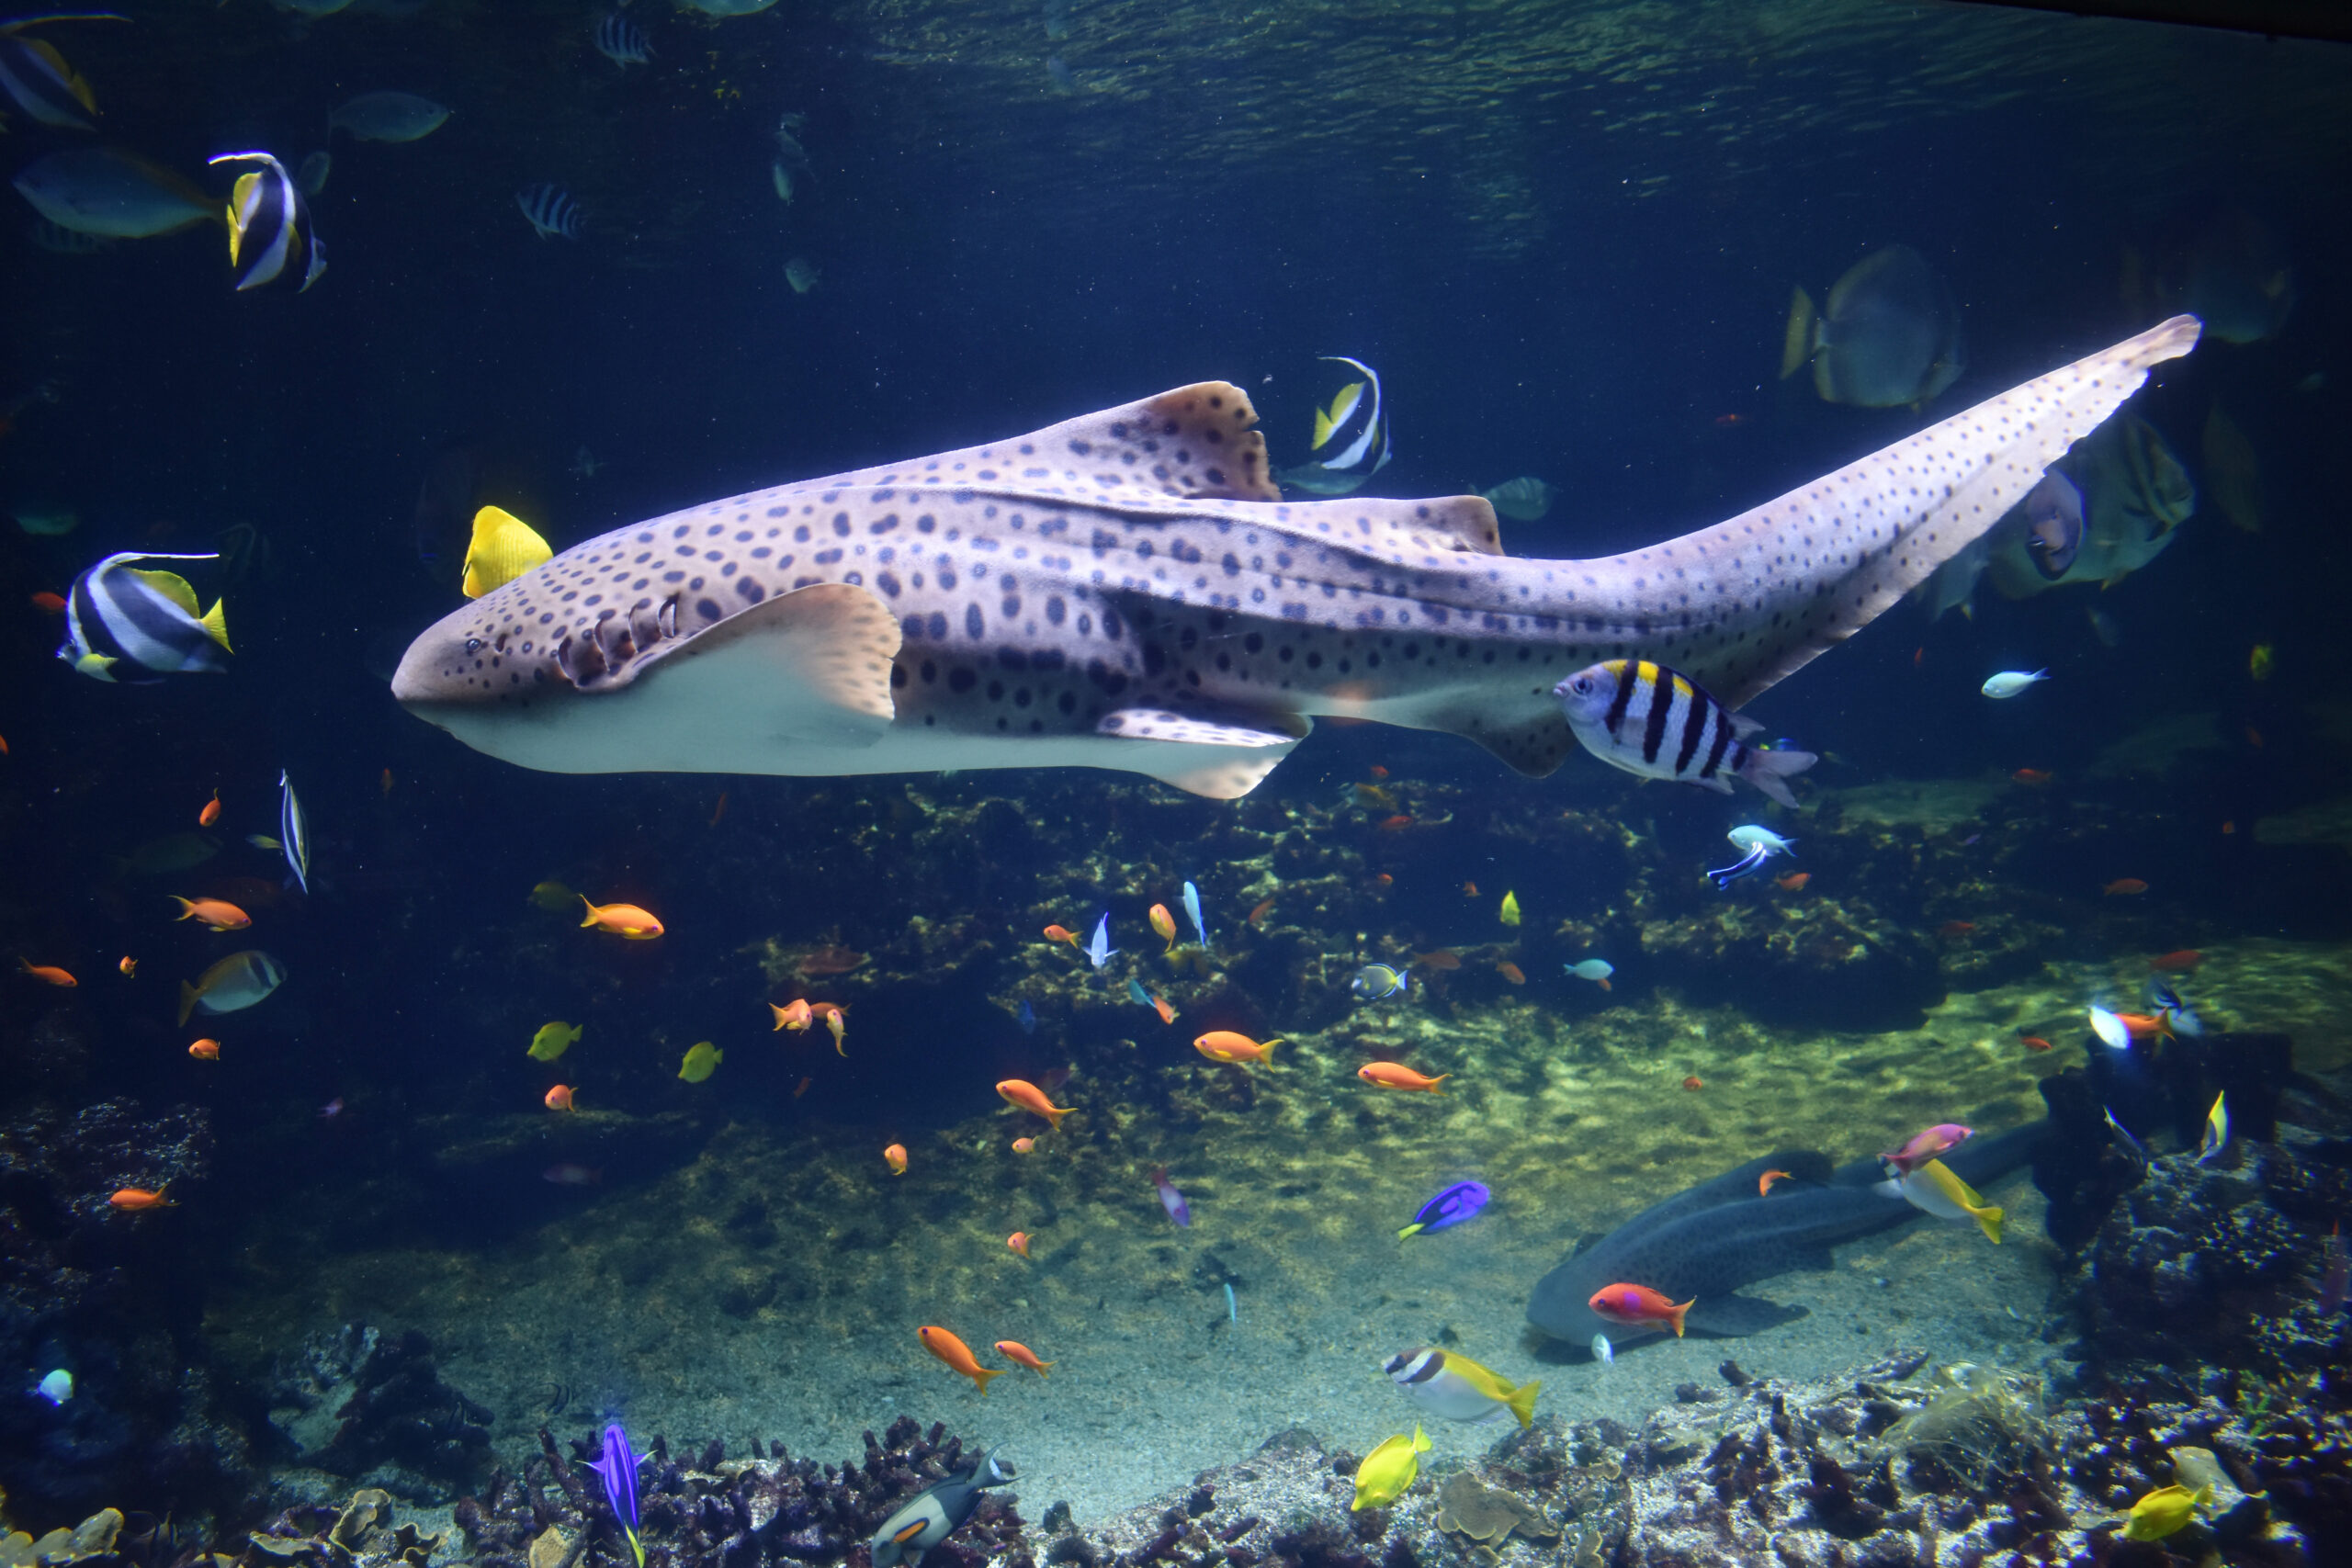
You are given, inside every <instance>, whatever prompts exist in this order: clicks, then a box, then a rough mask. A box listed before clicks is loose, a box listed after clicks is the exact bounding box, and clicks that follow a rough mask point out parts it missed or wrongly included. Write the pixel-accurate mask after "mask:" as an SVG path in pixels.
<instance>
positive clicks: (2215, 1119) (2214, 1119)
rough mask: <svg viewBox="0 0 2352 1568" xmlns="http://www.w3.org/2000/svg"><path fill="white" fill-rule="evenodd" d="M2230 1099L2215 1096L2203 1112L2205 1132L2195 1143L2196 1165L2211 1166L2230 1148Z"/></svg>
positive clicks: (2222, 1095) (2221, 1095)
mask: <svg viewBox="0 0 2352 1568" xmlns="http://www.w3.org/2000/svg"><path fill="white" fill-rule="evenodd" d="M2229 1099H2230V1097H2229V1096H2228V1095H2227V1094H2217V1095H2215V1096H2214V1097H2213V1103H2212V1105H2211V1108H2209V1109H2208V1110H2207V1111H2206V1112H2205V1131H2204V1134H2203V1135H2202V1136H2200V1137H2199V1139H2198V1141H2197V1163H2198V1164H2199V1165H2211V1164H2212V1163H2213V1162H2214V1161H2215V1160H2217V1159H2219V1158H2221V1157H2222V1150H2223V1149H2226V1148H2228V1147H2229V1146H2230V1107H2229Z"/></svg>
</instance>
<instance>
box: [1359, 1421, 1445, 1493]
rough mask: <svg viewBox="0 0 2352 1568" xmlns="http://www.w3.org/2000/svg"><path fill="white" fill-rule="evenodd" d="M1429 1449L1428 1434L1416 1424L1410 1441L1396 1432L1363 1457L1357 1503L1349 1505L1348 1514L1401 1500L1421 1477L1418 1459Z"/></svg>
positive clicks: (1419, 1460)
mask: <svg viewBox="0 0 2352 1568" xmlns="http://www.w3.org/2000/svg"><path fill="white" fill-rule="evenodd" d="M1429 1451H1430V1438H1429V1434H1428V1433H1426V1432H1424V1431H1422V1430H1421V1426H1420V1423H1419V1422H1418V1421H1416V1422H1415V1423H1413V1435H1412V1436H1411V1437H1409V1438H1408V1437H1407V1436H1405V1434H1404V1433H1402V1432H1399V1433H1397V1435H1396V1436H1395V1437H1393V1438H1389V1439H1388V1440H1387V1441H1386V1442H1385V1443H1383V1444H1381V1445H1380V1446H1379V1447H1378V1448H1376V1449H1374V1450H1372V1452H1370V1453H1368V1454H1366V1455H1364V1456H1363V1463H1362V1464H1360V1465H1358V1466H1356V1500H1355V1501H1354V1502H1352V1503H1351V1504H1349V1505H1348V1507H1349V1509H1350V1511H1351V1512H1352V1511H1353V1510H1355V1509H1358V1508H1385V1507H1386V1506H1388V1505H1389V1504H1391V1503H1394V1502H1395V1501H1397V1498H1399V1497H1402V1496H1403V1495H1405V1491H1406V1488H1408V1487H1409V1486H1411V1485H1412V1484H1413V1479H1414V1477H1416V1476H1418V1475H1419V1474H1420V1472H1421V1456H1422V1455H1423V1454H1425V1453H1427V1452H1429Z"/></svg>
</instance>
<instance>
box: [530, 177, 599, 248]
mask: <svg viewBox="0 0 2352 1568" xmlns="http://www.w3.org/2000/svg"><path fill="white" fill-rule="evenodd" d="M515 206H517V207H519V208H521V209H523V216H524V217H526V218H527V219H529V220H531V228H532V229H533V230H534V231H537V234H538V236H539V238H540V239H542V240H544V239H548V237H550V236H553V237H556V238H559V239H565V240H576V239H578V238H580V231H581V229H582V227H583V226H584V223H585V220H583V219H582V217H581V216H580V204H579V203H578V202H576V201H574V200H572V199H571V192H570V191H567V190H565V189H564V188H563V187H562V186H559V185H553V184H550V183H548V182H547V181H545V180H542V181H541V182H540V183H538V184H537V185H535V186H524V187H523V188H522V189H521V190H518V191H516V192H515Z"/></svg>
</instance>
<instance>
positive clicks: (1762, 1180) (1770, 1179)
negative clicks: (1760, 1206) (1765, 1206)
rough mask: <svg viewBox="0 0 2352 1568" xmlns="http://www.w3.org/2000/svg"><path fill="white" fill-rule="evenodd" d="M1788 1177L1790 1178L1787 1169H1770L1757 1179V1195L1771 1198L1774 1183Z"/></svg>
mask: <svg viewBox="0 0 2352 1568" xmlns="http://www.w3.org/2000/svg"><path fill="white" fill-rule="evenodd" d="M1788 1179H1790V1178H1789V1173H1788V1172H1787V1171H1785V1170H1768V1171H1766V1172H1765V1173H1764V1174H1763V1175H1761V1176H1759V1177H1758V1178H1757V1179H1756V1195H1757V1196H1758V1198H1770V1196H1771V1195H1772V1183H1774V1182H1775V1181H1786V1180H1788Z"/></svg>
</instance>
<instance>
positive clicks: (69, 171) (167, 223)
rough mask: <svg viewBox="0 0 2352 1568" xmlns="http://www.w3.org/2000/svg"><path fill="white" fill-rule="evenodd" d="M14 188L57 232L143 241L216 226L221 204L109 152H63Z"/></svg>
mask: <svg viewBox="0 0 2352 1568" xmlns="http://www.w3.org/2000/svg"><path fill="white" fill-rule="evenodd" d="M15 183H16V186H17V190H18V191H19V192H20V193H22V195H23V196H24V198H25V199H26V200H27V201H29V202H31V203H32V204H33V210H35V211H36V212H39V213H40V215H41V216H42V217H43V218H46V219H48V220H50V221H51V222H52V223H54V224H56V225H57V226H58V227H59V228H61V229H70V230H72V231H74V233H77V234H95V235H97V236H98V237H99V238H101V239H107V240H145V239H151V238H153V236H155V235H157V234H170V233H174V232H176V231H179V230H182V229H188V228H193V227H195V226H196V225H197V224H198V223H210V222H218V221H219V220H220V203H219V202H217V201H215V200H214V199H213V198H212V197H209V196H207V195H206V194H205V193H204V192H203V191H201V190H199V189H198V188H197V187H196V186H195V185H193V184H191V183H190V182H189V181H188V180H187V179H185V178H183V177H182V176H181V175H177V174H175V173H174V172H173V171H172V170H170V169H167V168H165V167H164V166H163V165H162V164H157V163H153V162H152V161H150V160H148V159H145V158H141V157H140V156H139V155H138V154H137V153H134V152H122V151H120V150H119V149H118V148H113V147H68V148H65V149H64V150H63V151H62V152H51V153H50V154H49V155H48V156H47V157H45V158H40V159H37V160H36V161H34V162H33V163H31V164H28V165H27V166H26V167H25V169H24V170H23V172H21V173H20V174H18V175H17V178H16V182H15Z"/></svg>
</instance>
